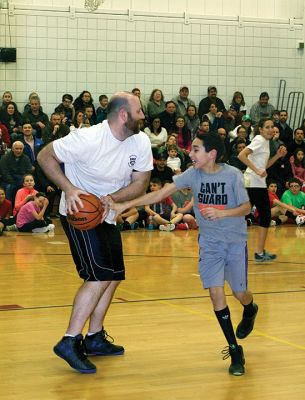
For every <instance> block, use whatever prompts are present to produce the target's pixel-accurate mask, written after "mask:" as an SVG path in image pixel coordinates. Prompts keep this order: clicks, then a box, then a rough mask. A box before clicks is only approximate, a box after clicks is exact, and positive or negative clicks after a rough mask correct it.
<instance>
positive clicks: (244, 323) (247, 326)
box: [236, 303, 258, 339]
mask: <svg viewBox="0 0 305 400" xmlns="http://www.w3.org/2000/svg"><path fill="white" fill-rule="evenodd" d="M253 308H254V309H255V313H254V314H253V315H252V316H251V317H246V316H243V319H242V320H241V321H240V323H239V324H238V326H237V329H236V337H238V339H245V338H246V337H247V336H248V335H249V334H250V333H251V332H252V330H253V327H254V322H255V318H256V315H257V313H258V305H257V304H255V303H253Z"/></svg>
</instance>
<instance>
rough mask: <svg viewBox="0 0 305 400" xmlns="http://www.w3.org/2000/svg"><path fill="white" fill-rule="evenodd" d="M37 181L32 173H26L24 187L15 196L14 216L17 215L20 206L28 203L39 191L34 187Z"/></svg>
mask: <svg viewBox="0 0 305 400" xmlns="http://www.w3.org/2000/svg"><path fill="white" fill-rule="evenodd" d="M34 186H35V181H34V177H33V175H31V174H27V175H24V177H23V188H21V189H19V190H18V191H17V193H16V197H15V206H14V210H13V216H14V217H15V216H16V215H17V213H18V211H19V210H20V208H21V207H22V206H23V205H24V204H25V203H27V202H28V201H29V200H30V199H32V197H34V196H35V194H36V193H38V191H37V190H36V189H34Z"/></svg>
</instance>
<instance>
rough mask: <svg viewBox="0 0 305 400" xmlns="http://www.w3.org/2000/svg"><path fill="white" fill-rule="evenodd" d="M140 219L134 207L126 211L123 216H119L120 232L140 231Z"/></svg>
mask: <svg viewBox="0 0 305 400" xmlns="http://www.w3.org/2000/svg"><path fill="white" fill-rule="evenodd" d="M138 218H139V213H138V210H137V209H136V208H135V207H133V208H129V209H128V210H125V211H124V212H123V214H120V215H118V216H117V220H116V222H117V226H118V228H119V229H120V231H129V230H135V229H138V227H139V224H138V222H137V220H138Z"/></svg>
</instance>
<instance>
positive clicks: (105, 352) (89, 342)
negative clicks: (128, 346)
mask: <svg viewBox="0 0 305 400" xmlns="http://www.w3.org/2000/svg"><path fill="white" fill-rule="evenodd" d="M108 339H109V340H108ZM113 341H114V339H113V338H112V337H111V336H109V335H108V334H107V332H106V331H105V330H104V329H102V330H101V331H100V332H97V333H95V334H94V335H91V336H88V335H86V337H85V340H84V342H83V343H84V348H85V353H86V354H87V356H119V355H121V354H123V353H124V351H125V350H124V347H123V346H118V345H116V344H113Z"/></svg>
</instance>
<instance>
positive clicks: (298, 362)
mask: <svg viewBox="0 0 305 400" xmlns="http://www.w3.org/2000/svg"><path fill="white" fill-rule="evenodd" d="M256 234H257V228H256V227H255V226H253V227H250V228H249V241H248V245H249V258H250V262H249V288H250V289H251V290H252V291H253V293H254V295H255V301H256V302H257V303H258V305H259V314H258V318H257V323H256V328H255V330H254V331H253V333H252V334H251V335H250V336H249V337H248V338H247V339H245V340H244V341H243V342H242V341H240V344H242V345H243V347H244V352H245V356H246V374H245V375H244V376H242V377H232V376H230V375H229V374H228V372H227V368H228V365H229V360H226V361H223V360H222V356H221V353H220V352H221V350H222V349H223V347H224V346H225V340H224V338H223V336H222V333H221V332H220V328H219V327H218V324H217V322H216V319H215V317H214V313H213V311H212V308H211V305H210V300H209V297H208V293H207V292H206V291H203V289H202V287H201V283H200V279H199V277H198V271H197V252H198V249H197V232H194V231H187V232H186V231H177V232H171V233H168V232H159V231H154V232H151V231H144V230H142V231H132V232H123V233H122V236H123V242H124V250H125V262H126V270H127V280H126V281H125V282H124V283H123V284H122V285H121V286H120V287H119V288H118V290H117V292H116V296H115V299H114V302H113V304H112V306H111V308H110V311H109V313H108V317H107V320H106V324H105V327H106V329H107V330H108V333H109V334H111V335H112V336H114V337H115V341H116V343H118V344H122V345H124V346H125V349H126V353H125V355H124V356H118V357H104V358H103V357H99V358H98V357H95V358H94V360H93V361H94V363H95V364H96V365H97V367H98V371H97V373H96V374H93V375H82V374H78V373H76V372H74V371H73V370H72V369H70V367H69V366H68V365H67V364H66V363H65V362H64V361H63V360H61V359H59V358H57V357H56V356H55V355H54V354H53V352H52V347H53V345H54V344H55V343H56V342H57V341H58V340H59V338H60V337H61V336H62V335H63V333H64V332H65V328H66V325H67V321H68V318H69V315H70V309H71V302H72V299H73V296H74V293H75V291H76V289H77V288H78V286H79V285H80V281H79V279H78V278H77V276H76V273H75V271H74V266H73V263H72V258H71V256H70V254H69V248H68V245H67V240H66V238H65V236H64V234H63V231H62V229H61V227H60V226H58V224H57V228H56V230H55V236H54V237H49V236H48V235H47V234H35V235H34V234H33V235H32V234H22V233H13V232H8V233H5V234H4V235H3V236H2V237H1V238H0V254H1V258H0V268H1V281H0V327H1V329H0V343H1V373H0V397H1V399H3V400H21V399H22V400H30V399H31V400H95V399H103V400H119V399H120V400H121V399H124V400H202V399H208V400H231V399H234V400H242V399H247V400H256V399H257V400H275V399H276V400H284V399H285V400H287V399H288V398H289V397H290V398H293V399H294V400H299V399H300V400H301V399H302V400H303V399H305V372H304V371H305V319H304V304H305V257H304V256H305V251H304V248H305V246H304V237H305V227H303V228H296V227H295V226H280V227H276V228H270V233H269V237H268V247H267V248H268V250H271V251H275V252H276V253H277V254H278V261H277V262H275V263H269V264H258V265H257V264H255V263H254V261H253V248H254V243H255V238H256ZM227 292H228V295H229V296H228V303H229V306H230V309H231V314H232V320H233V323H234V325H235V326H236V325H237V323H238V322H239V320H240V317H241V312H242V310H241V307H240V305H239V304H238V303H237V302H236V301H235V300H234V299H233V298H232V297H231V296H230V292H229V290H228V291H227Z"/></svg>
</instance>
